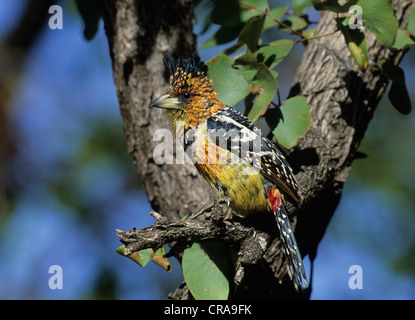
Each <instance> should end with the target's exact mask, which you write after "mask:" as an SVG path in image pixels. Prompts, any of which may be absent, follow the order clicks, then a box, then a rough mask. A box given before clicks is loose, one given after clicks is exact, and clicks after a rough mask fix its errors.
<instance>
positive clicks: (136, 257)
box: [115, 246, 153, 267]
mask: <svg viewBox="0 0 415 320" xmlns="http://www.w3.org/2000/svg"><path fill="white" fill-rule="evenodd" d="M124 251H125V246H121V247H118V249H117V250H116V251H115V252H117V253H118V254H120V255H122V256H124V257H127V258H129V259H131V260H133V261H134V262H135V263H137V264H138V265H139V266H141V267H145V266H146V264H147V263H148V262H149V261H150V260H151V254H152V253H153V249H144V250H141V251H138V252H133V253H132V254H130V255H129V256H125V255H124Z"/></svg>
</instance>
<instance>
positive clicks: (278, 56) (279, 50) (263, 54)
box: [256, 39, 293, 69]
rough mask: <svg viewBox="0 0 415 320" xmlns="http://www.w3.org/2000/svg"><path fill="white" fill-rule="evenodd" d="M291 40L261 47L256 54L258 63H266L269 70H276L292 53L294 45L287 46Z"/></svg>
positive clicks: (283, 40) (278, 41) (282, 40)
mask: <svg viewBox="0 0 415 320" xmlns="http://www.w3.org/2000/svg"><path fill="white" fill-rule="evenodd" d="M290 42H292V41H291V40H287V39H281V40H277V41H274V42H271V43H270V44H268V45H266V46H263V47H261V48H260V49H259V50H258V51H257V52H256V59H257V61H258V62H264V64H265V65H266V66H267V67H268V68H269V69H274V68H275V67H276V66H277V65H278V64H279V63H280V62H281V61H282V60H283V59H284V58H285V57H286V56H287V55H288V53H289V52H290V51H291V49H292V47H293V45H292V44H287V43H290Z"/></svg>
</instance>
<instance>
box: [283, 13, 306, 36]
mask: <svg viewBox="0 0 415 320" xmlns="http://www.w3.org/2000/svg"><path fill="white" fill-rule="evenodd" d="M283 23H284V24H285V25H286V26H289V27H290V28H291V29H293V30H295V31H301V30H304V29H306V28H307V27H308V23H307V21H306V20H305V19H304V18H302V17H299V16H292V17H289V18H287V19H286V20H284V21H283ZM279 29H280V30H281V31H286V32H291V30H290V29H288V28H285V27H282V26H279Z"/></svg>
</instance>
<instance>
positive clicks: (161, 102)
mask: <svg viewBox="0 0 415 320" xmlns="http://www.w3.org/2000/svg"><path fill="white" fill-rule="evenodd" d="M151 106H152V107H157V108H163V109H181V103H180V101H179V99H177V98H175V97H172V96H171V95H169V94H165V95H163V96H161V97H160V98H158V99H157V100H156V101H154V102H153V103H152V104H151Z"/></svg>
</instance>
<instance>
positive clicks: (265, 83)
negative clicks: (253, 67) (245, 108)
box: [248, 63, 277, 122]
mask: <svg viewBox="0 0 415 320" xmlns="http://www.w3.org/2000/svg"><path fill="white" fill-rule="evenodd" d="M257 68H258V71H257V73H256V75H255V78H254V80H253V81H252V83H251V92H252V93H253V94H255V95H256V96H257V97H256V99H255V102H254V104H253V106H252V108H251V110H250V111H249V113H248V119H250V120H251V121H252V122H256V121H258V119H259V117H260V116H261V115H262V113H263V111H264V110H265V109H266V108H267V107H268V106H269V104H270V103H271V101H272V99H273V98H274V95H275V91H276V90H277V82H276V81H275V77H274V76H273V74H272V73H271V71H270V70H269V69H268V68H267V66H266V65H265V64H263V63H258V65H257Z"/></svg>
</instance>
